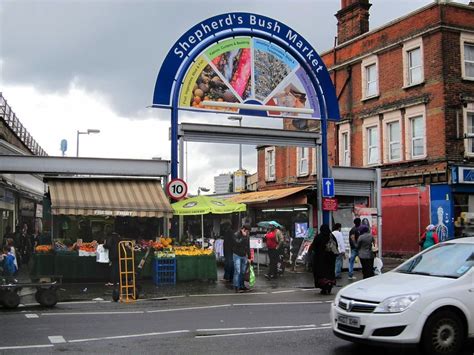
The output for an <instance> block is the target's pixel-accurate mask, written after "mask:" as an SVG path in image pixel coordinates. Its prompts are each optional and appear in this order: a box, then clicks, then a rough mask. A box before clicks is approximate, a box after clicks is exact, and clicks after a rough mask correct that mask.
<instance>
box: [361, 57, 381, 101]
mask: <svg viewBox="0 0 474 355" xmlns="http://www.w3.org/2000/svg"><path fill="white" fill-rule="evenodd" d="M371 66H374V67H375V80H374V82H375V85H376V89H375V92H374V93H372V94H370V95H369V94H368V92H367V90H368V87H367V86H368V81H367V80H368V78H367V69H368V68H369V67H371ZM361 76H362V100H368V99H372V98H374V97H377V96H379V59H378V57H377V56H376V55H372V56H370V57H368V58H366V59H364V60H363V61H362V65H361Z"/></svg>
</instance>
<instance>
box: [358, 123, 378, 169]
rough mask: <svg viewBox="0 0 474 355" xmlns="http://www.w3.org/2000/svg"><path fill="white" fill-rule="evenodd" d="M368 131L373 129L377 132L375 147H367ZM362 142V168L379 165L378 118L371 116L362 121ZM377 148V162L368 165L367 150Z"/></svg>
mask: <svg viewBox="0 0 474 355" xmlns="http://www.w3.org/2000/svg"><path fill="white" fill-rule="evenodd" d="M369 129H375V130H376V132H377V142H376V143H377V144H376V145H375V146H371V147H369V136H368V131H369ZM362 141H363V149H364V154H363V161H364V166H374V165H380V163H381V160H380V159H381V157H380V155H381V154H380V121H379V117H378V116H373V117H369V118H366V119H364V123H363V124H362ZM374 147H375V148H377V161H375V162H371V163H369V149H373V148H374Z"/></svg>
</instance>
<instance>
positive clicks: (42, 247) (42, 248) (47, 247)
mask: <svg viewBox="0 0 474 355" xmlns="http://www.w3.org/2000/svg"><path fill="white" fill-rule="evenodd" d="M52 251H53V247H52V246H51V245H38V246H37V247H36V248H35V252H37V253H51V252H52Z"/></svg>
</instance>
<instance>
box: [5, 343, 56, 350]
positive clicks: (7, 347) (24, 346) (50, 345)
mask: <svg viewBox="0 0 474 355" xmlns="http://www.w3.org/2000/svg"><path fill="white" fill-rule="evenodd" d="M53 346H54V345H53V344H45V345H18V346H2V347H0V350H20V349H34V348H52V347H53Z"/></svg>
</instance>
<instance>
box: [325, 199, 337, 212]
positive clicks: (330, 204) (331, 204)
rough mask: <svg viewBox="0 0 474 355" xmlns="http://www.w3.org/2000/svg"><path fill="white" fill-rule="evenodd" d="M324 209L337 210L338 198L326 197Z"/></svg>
mask: <svg viewBox="0 0 474 355" xmlns="http://www.w3.org/2000/svg"><path fill="white" fill-rule="evenodd" d="M323 210H324V211H337V199H335V198H329V197H324V198H323Z"/></svg>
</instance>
